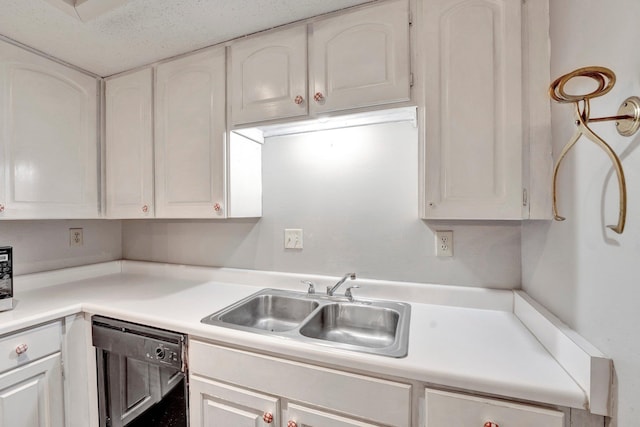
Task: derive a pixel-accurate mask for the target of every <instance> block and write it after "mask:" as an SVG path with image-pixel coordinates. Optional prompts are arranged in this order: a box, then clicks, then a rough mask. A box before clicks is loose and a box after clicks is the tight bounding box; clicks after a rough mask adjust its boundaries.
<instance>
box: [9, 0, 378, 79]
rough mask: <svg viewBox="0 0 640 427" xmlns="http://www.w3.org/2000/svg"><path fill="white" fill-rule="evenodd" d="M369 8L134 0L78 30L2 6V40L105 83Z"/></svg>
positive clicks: (72, 22)
mask: <svg viewBox="0 0 640 427" xmlns="http://www.w3.org/2000/svg"><path fill="white" fill-rule="evenodd" d="M369 1H371V0H130V1H129V2H128V3H126V4H124V5H123V6H120V7H118V8H117V9H114V10H111V11H109V12H107V13H105V14H104V15H101V16H99V17H97V18H95V19H93V20H90V21H88V22H81V21H80V20H78V19H75V18H73V17H71V16H69V15H68V14H66V13H65V12H63V11H61V10H60V9H58V8H56V7H54V6H52V5H51V4H50V3H48V2H47V1H45V0H0V34H1V35H3V36H6V37H9V38H11V39H14V40H17V41H19V42H21V43H24V44H25V45H28V46H31V47H33V48H35V49H38V50H40V51H43V52H45V53H47V54H49V55H51V56H54V57H56V58H59V59H62V60H64V61H67V62H69V63H71V64H74V65H76V66H78V67H80V68H83V69H85V70H88V71H91V72H93V73H95V74H98V75H100V76H108V75H111V74H115V73H118V72H121V71H125V70H129V69H131V68H135V67H138V66H140V65H144V64H148V63H151V62H154V61H157V60H159V59H163V58H168V57H171V56H174V55H177V54H180V53H184V52H188V51H191V50H195V49H198V48H202V47H205V46H209V45H212V44H216V43H219V42H222V41H226V40H230V39H233V38H235V37H238V36H241V35H244V34H250V33H253V32H256V31H261V30H265V29H268V28H272V27H275V26H278V25H282V24H286V23H289V22H293V21H297V20H300V19H304V18H309V17H312V16H316V15H320V14H322V13H326V12H330V11H334V10H338V9H342V8H345V7H349V6H354V5H357V4H362V3H367V2H369Z"/></svg>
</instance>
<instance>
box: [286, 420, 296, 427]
mask: <svg viewBox="0 0 640 427" xmlns="http://www.w3.org/2000/svg"><path fill="white" fill-rule="evenodd" d="M287 427H298V424H296V422H295V421H293V420H289V422H288V423H287Z"/></svg>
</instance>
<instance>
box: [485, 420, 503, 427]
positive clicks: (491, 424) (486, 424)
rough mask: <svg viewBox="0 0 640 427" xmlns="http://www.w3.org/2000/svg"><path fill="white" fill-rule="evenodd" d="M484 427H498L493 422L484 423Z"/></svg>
mask: <svg viewBox="0 0 640 427" xmlns="http://www.w3.org/2000/svg"><path fill="white" fill-rule="evenodd" d="M484 427H500V426H499V425H498V424H496V423H494V422H491V421H487V422H486V423H484Z"/></svg>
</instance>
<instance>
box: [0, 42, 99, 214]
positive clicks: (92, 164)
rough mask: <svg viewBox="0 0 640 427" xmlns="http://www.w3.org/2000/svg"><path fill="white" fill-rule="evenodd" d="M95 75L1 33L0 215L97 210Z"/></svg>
mask: <svg viewBox="0 0 640 427" xmlns="http://www.w3.org/2000/svg"><path fill="white" fill-rule="evenodd" d="M97 108H98V82H97V80H96V79H95V78H93V77H91V76H88V75H86V74H83V73H80V72H78V71H76V70H73V69H71V68H69V67H66V66H64V65H61V64H59V63H57V62H54V61H51V60H49V59H46V58H44V57H41V56H38V55H36V54H33V53H31V52H28V51H26V50H24V49H21V48H19V47H16V46H14V45H11V44H8V43H5V42H2V41H0V218H7V219H13V218H16V219H30V218H96V217H98V216H99V215H100V205H99V199H98V194H99V193H98V189H99V171H98V143H97V135H98V127H97V117H98V114H97Z"/></svg>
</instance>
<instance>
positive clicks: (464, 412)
mask: <svg viewBox="0 0 640 427" xmlns="http://www.w3.org/2000/svg"><path fill="white" fill-rule="evenodd" d="M425 405H426V411H425V414H426V424H425V426H424V427H451V426H461V427H462V426H484V425H486V423H493V424H495V425H498V426H500V427H540V426H544V427H564V413H563V412H560V411H554V410H550V409H544V408H537V407H535V406H530V405H521V404H517V403H510V402H504V401H500V400H494V399H487V398H482V397H474V396H467V395H463V394H458V393H449V392H445V391H439V390H431V389H426V392H425ZM493 424H492V425H493Z"/></svg>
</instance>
